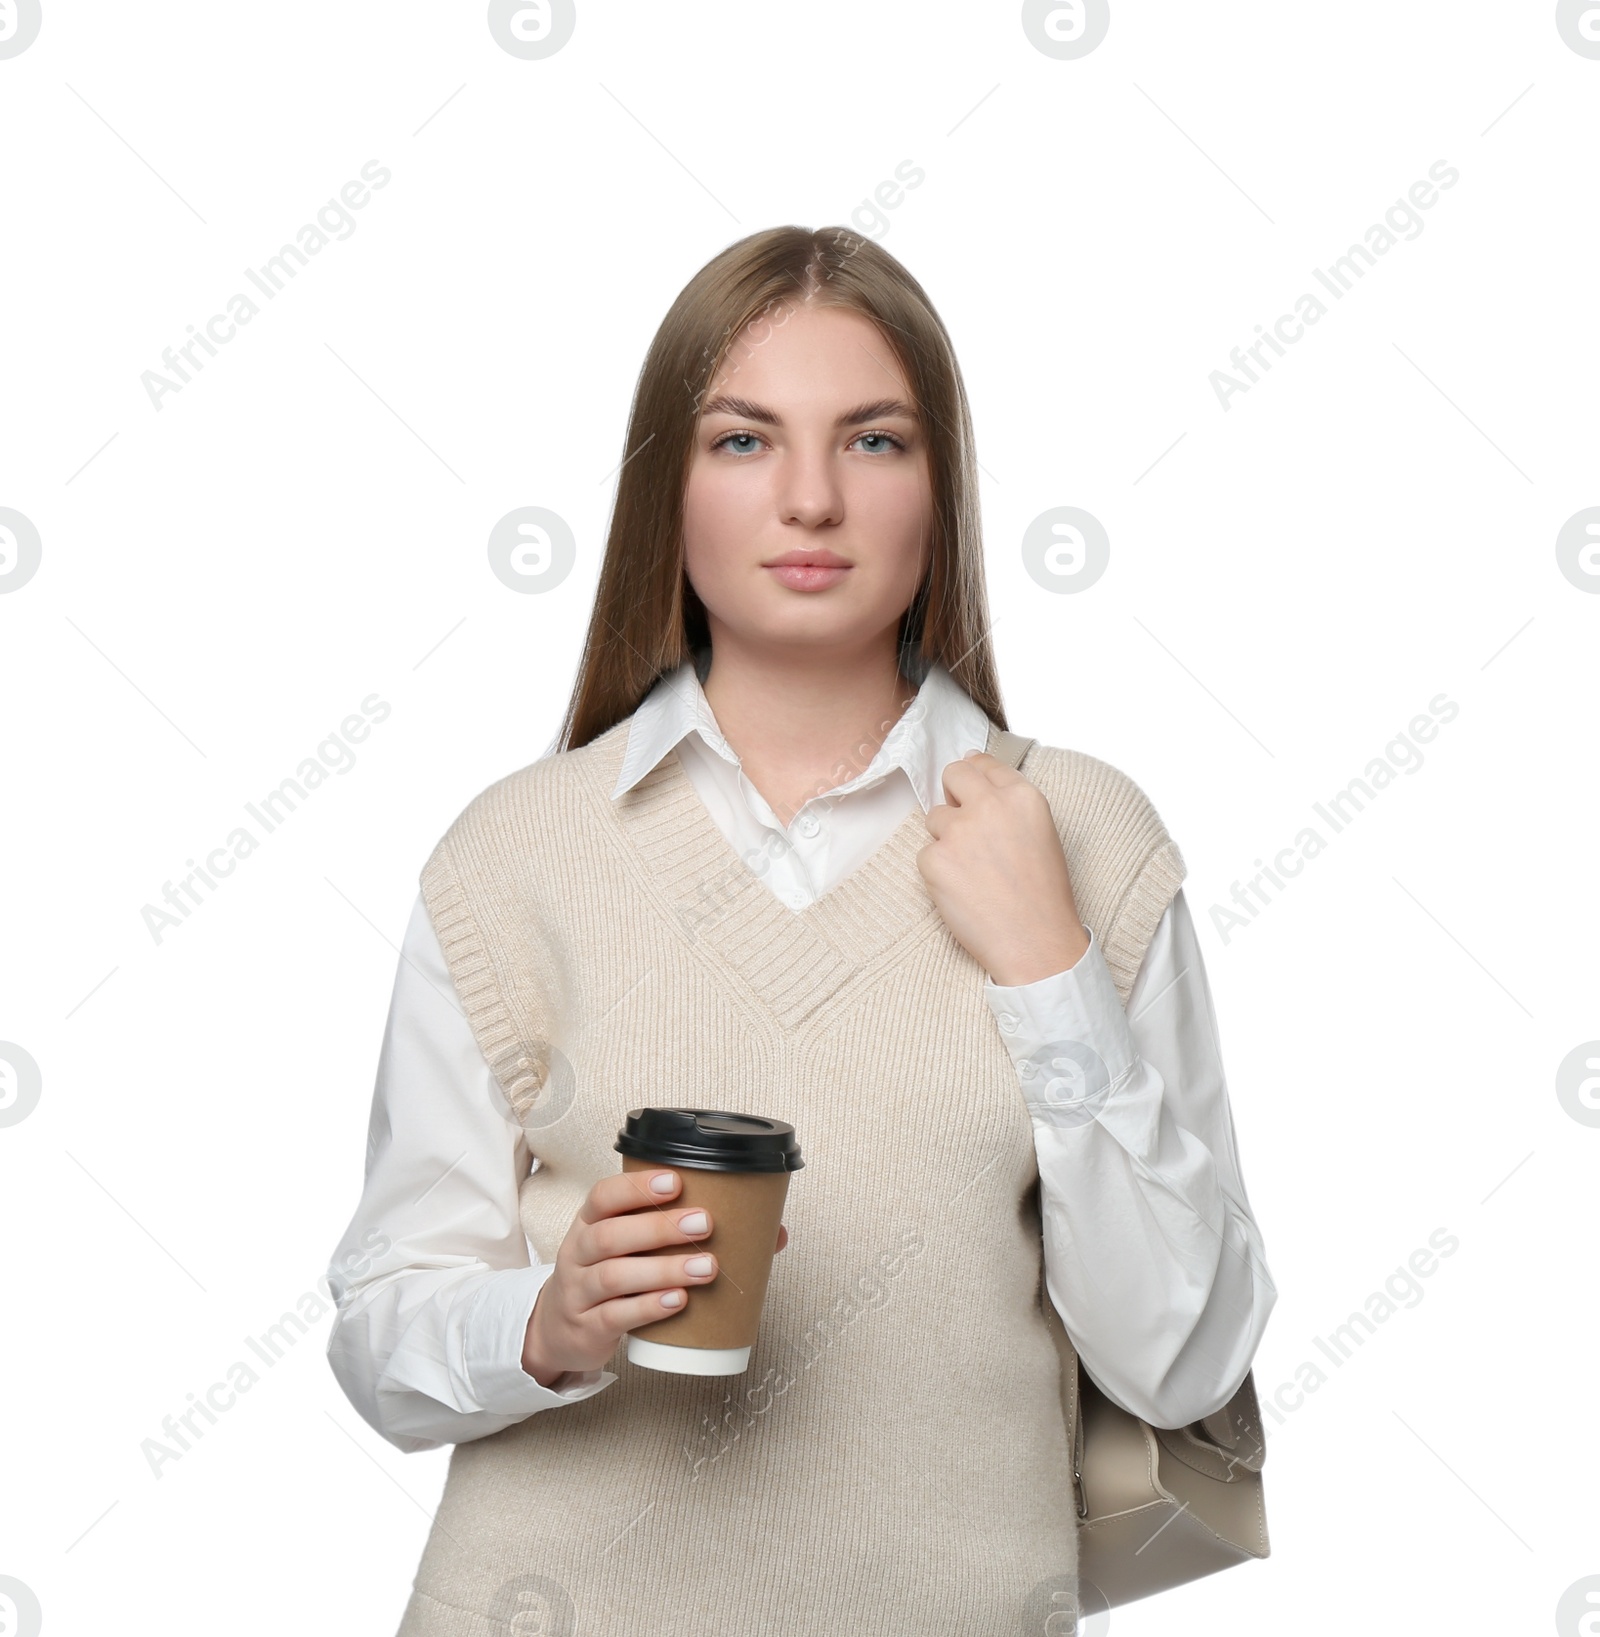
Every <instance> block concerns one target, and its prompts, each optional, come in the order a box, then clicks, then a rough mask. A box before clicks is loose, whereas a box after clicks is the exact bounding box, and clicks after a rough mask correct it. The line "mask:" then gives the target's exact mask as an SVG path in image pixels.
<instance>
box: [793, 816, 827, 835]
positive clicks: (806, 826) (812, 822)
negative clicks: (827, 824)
mask: <svg viewBox="0 0 1600 1637" xmlns="http://www.w3.org/2000/svg"><path fill="white" fill-rule="evenodd" d="M795 828H796V829H797V830H799V832H800V834H801V835H803V836H808V837H809V836H814V835H815V834H816V833H817V831H818V830H820V829H821V828H822V826H821V825H820V824H818V823H817V821H816V819H815V818H814V817H813V816H812V815H811V814H810V813H806V814H804V815H802V817H801V819H800V822H799V824H797V825H796V826H795Z"/></svg>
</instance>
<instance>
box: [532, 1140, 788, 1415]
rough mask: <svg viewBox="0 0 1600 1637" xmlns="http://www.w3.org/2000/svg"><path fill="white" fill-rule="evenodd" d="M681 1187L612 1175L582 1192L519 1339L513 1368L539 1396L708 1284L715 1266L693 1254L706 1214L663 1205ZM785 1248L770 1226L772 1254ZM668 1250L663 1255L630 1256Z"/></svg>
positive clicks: (673, 1181)
mask: <svg viewBox="0 0 1600 1637" xmlns="http://www.w3.org/2000/svg"><path fill="white" fill-rule="evenodd" d="M681 1187H682V1182H681V1180H680V1178H679V1176H678V1173H677V1172H676V1171H670V1170H663V1171H619V1172H617V1173H616V1174H615V1175H614V1176H609V1177H602V1178H601V1179H600V1181H599V1182H597V1183H596V1184H595V1185H594V1187H592V1188H591V1189H590V1190H589V1194H588V1197H587V1198H586V1199H585V1200H584V1202H583V1207H582V1209H580V1210H579V1212H578V1214H577V1216H576V1217H575V1218H574V1219H573V1223H572V1226H571V1227H570V1228H569V1229H568V1230H567V1236H566V1238H565V1239H563V1240H562V1241H561V1248H560V1249H559V1250H558V1251H557V1252H556V1270H555V1272H554V1273H552V1274H551V1275H550V1277H549V1278H548V1279H546V1280H545V1282H544V1284H543V1286H541V1288H540V1290H539V1295H538V1297H537V1299H536V1300H535V1301H534V1304H533V1313H532V1314H531V1316H530V1317H529V1319H528V1328H527V1332H526V1334H525V1336H524V1338H523V1343H522V1368H523V1369H524V1370H525V1371H526V1372H527V1373H528V1374H529V1375H530V1376H532V1377H533V1379H534V1380H535V1381H537V1382H538V1383H539V1385H540V1386H541V1387H550V1386H553V1385H554V1384H555V1382H556V1381H557V1379H558V1378H559V1377H561V1376H563V1375H565V1374H566V1372H567V1371H568V1370H598V1369H599V1368H600V1367H601V1366H602V1365H603V1364H605V1363H606V1361H607V1360H608V1359H609V1358H610V1357H611V1355H612V1353H614V1352H615V1351H616V1347H617V1343H618V1342H619V1341H620V1340H621V1339H622V1338H623V1337H624V1336H625V1335H627V1333H628V1332H629V1331H630V1330H637V1329H639V1328H640V1326H641V1325H646V1324H650V1323H652V1322H654V1321H655V1320H656V1319H664V1318H668V1317H670V1316H671V1315H672V1314H673V1313H675V1312H681V1311H682V1309H683V1304H684V1302H685V1301H686V1300H687V1299H688V1290H689V1289H692V1288H693V1287H694V1286H695V1285H708V1284H710V1283H711V1281H712V1280H713V1279H715V1278H716V1276H717V1260H716V1258H715V1257H714V1256H712V1255H711V1254H710V1252H697V1251H696V1250H695V1249H694V1242H695V1241H696V1240H703V1239H705V1238H707V1237H708V1236H709V1234H710V1233H711V1229H712V1226H713V1224H712V1222H711V1220H710V1213H709V1212H706V1211H701V1210H698V1209H697V1210H673V1209H670V1208H668V1207H667V1205H666V1202H667V1201H668V1200H670V1199H672V1198H674V1197H675V1196H676V1195H677V1194H678V1192H679V1191H680V1189H681ZM696 1219H698V1220H696ZM788 1242H789V1230H788V1229H787V1228H785V1227H782V1226H780V1227H779V1229H778V1244H777V1249H778V1250H782V1249H783V1247H784V1246H785V1245H786V1244H788ZM668 1247H671V1248H672V1251H673V1254H670V1255H662V1256H640V1255H635V1254H634V1253H635V1252H638V1251H650V1250H656V1249H666V1248H668Z"/></svg>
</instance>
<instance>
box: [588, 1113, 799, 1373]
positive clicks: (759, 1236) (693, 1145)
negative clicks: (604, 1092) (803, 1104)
mask: <svg viewBox="0 0 1600 1637" xmlns="http://www.w3.org/2000/svg"><path fill="white" fill-rule="evenodd" d="M613 1147H615V1149H616V1150H617V1152H618V1153H619V1154H621V1155H622V1169H623V1170H624V1171H660V1170H671V1171H676V1172H677V1173H678V1175H679V1177H680V1178H681V1179H682V1186H681V1188H680V1189H679V1192H678V1196H677V1198H675V1199H674V1200H672V1201H671V1202H670V1203H661V1204H658V1205H657V1209H659V1210H669V1211H671V1212H672V1213H673V1215H674V1216H677V1215H678V1214H679V1213H680V1212H682V1211H684V1210H688V1209H691V1208H693V1207H695V1206H701V1207H703V1208H704V1209H705V1210H706V1211H708V1212H709V1213H710V1217H711V1232H710V1233H709V1234H706V1235H703V1236H702V1237H700V1238H698V1239H695V1240H693V1241H690V1240H684V1241H683V1249H684V1250H685V1251H688V1250H690V1249H691V1248H692V1249H694V1250H707V1251H710V1252H711V1254H712V1255H713V1256H715V1257H716V1259H717V1273H716V1277H715V1278H714V1279H713V1280H712V1281H711V1283H710V1284H708V1285H692V1286H689V1287H687V1297H688V1299H687V1301H686V1302H685V1304H684V1305H683V1307H681V1308H680V1309H679V1310H678V1311H677V1312H676V1313H672V1314H669V1315H668V1316H667V1317H666V1318H664V1319H656V1320H652V1321H651V1323H649V1324H646V1325H641V1326H640V1327H639V1329H637V1330H634V1331H631V1332H630V1333H629V1335H628V1361H629V1362H630V1363H632V1364H642V1365H644V1366H645V1367H646V1368H647V1369H651V1370H669V1371H673V1372H675V1373H677V1374H679V1375H704V1376H727V1375H738V1373H739V1372H740V1371H741V1370H744V1369H746V1368H747V1367H748V1365H749V1363H750V1349H751V1348H752V1347H753V1346H754V1345H755V1340H756V1333H757V1331H758V1330H759V1328H760V1324H761V1307H762V1303H763V1302H764V1301H765V1300H766V1294H767V1280H768V1278H769V1276H770V1275H771V1272H772V1258H773V1256H774V1254H775V1253H776V1251H777V1246H778V1227H779V1224H780V1223H781V1222H782V1220H783V1206H784V1201H785V1199H786V1198H787V1197H788V1193H789V1173H790V1172H791V1171H798V1170H799V1169H800V1168H801V1167H802V1166H803V1165H804V1164H805V1161H804V1160H802V1159H801V1157H800V1148H799V1145H798V1144H797V1143H796V1141H795V1134H794V1127H793V1126H792V1125H788V1124H786V1123H785V1122H784V1121H782V1120H767V1119H762V1118H761V1117H760V1116H758V1115H754V1114H734V1113H730V1112H729V1111H727V1110H725V1109H714V1108H636V1109H631V1110H630V1111H629V1113H628V1120H627V1124H626V1125H625V1126H624V1127H623V1129H622V1130H621V1131H619V1132H618V1133H617V1140H616V1142H615V1143H614V1144H613ZM641 1196H642V1198H643V1199H645V1200H650V1199H652V1196H651V1195H650V1194H649V1193H648V1192H647V1191H646V1190H644V1189H643V1188H642V1187H641ZM636 1254H637V1255H640V1256H663V1255H671V1254H674V1251H673V1247H671V1246H667V1247H664V1248H660V1249H656V1250H650V1251H639V1252H637V1253H636Z"/></svg>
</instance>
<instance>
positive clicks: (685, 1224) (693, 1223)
mask: <svg viewBox="0 0 1600 1637" xmlns="http://www.w3.org/2000/svg"><path fill="white" fill-rule="evenodd" d="M678 1226H679V1227H680V1228H682V1229H683V1231H684V1232H685V1233H704V1232H705V1231H706V1213H705V1212H704V1211H690V1213H689V1214H688V1215H687V1216H680V1217H679V1218H678Z"/></svg>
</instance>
